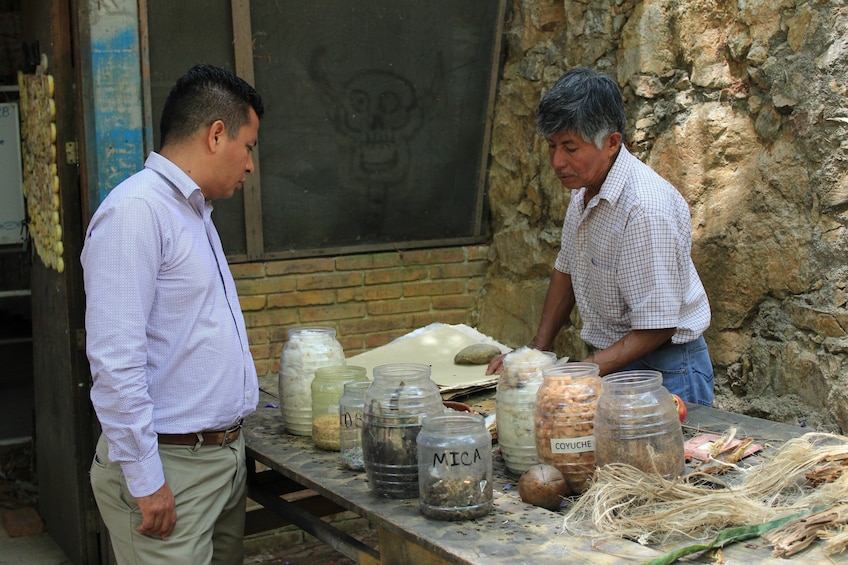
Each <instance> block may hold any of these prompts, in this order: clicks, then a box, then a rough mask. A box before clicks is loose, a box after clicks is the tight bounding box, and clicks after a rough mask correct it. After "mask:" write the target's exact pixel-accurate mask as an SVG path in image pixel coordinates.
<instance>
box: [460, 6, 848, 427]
mask: <svg viewBox="0 0 848 565" xmlns="http://www.w3.org/2000/svg"><path fill="white" fill-rule="evenodd" d="M506 37H507V41H506V48H505V67H504V73H503V79H502V80H501V82H500V84H499V89H498V96H497V106H496V110H495V118H494V120H495V121H494V129H493V135H492V144H493V145H492V151H491V154H492V160H491V170H490V187H491V188H490V205H491V210H492V229H493V240H492V250H493V253H492V255H493V257H494V259H493V262H492V265H491V268H490V271H489V274H488V276H487V279H486V283H485V285H484V288H483V290H482V292H481V293H480V296H479V299H478V304H477V308H476V311H475V318H474V320H473V322H474V323H475V324H476V325H477V327H478V328H479V329H480V331H483V332H484V333H487V334H489V335H493V336H495V337H496V338H498V339H499V340H500V341H502V342H504V343H507V344H512V345H517V344H521V343H525V342H526V341H528V340H529V339H530V338H531V337H532V336H533V334H534V333H535V329H536V324H537V323H538V319H539V313H540V309H541V304H542V301H543V299H544V294H545V291H546V288H547V277H548V275H549V273H550V269H551V268H552V265H553V260H554V257H555V254H556V251H557V248H558V245H559V234H560V228H561V222H562V219H563V217H564V214H565V209H566V206H567V204H568V198H569V195H568V194H566V193H565V191H564V190H563V188H562V187H561V185H560V184H559V182H558V181H557V180H556V179H555V177H554V176H553V174H552V172H551V170H550V166H549V164H548V162H547V151H546V145H545V143H544V140H542V139H540V138H539V137H538V136H536V135H535V133H534V127H533V126H534V124H533V118H534V114H535V108H536V105H537V103H538V100H539V97H540V95H541V93H542V92H543V91H545V89H547V88H549V87H550V86H551V85H552V84H553V82H554V81H555V80H556V79H557V78H558V77H559V76H560V75H561V74H562V73H563V72H565V71H566V70H567V69H569V68H571V67H573V66H578V65H586V66H592V67H595V68H598V69H600V70H603V71H605V72H608V73H609V74H610V75H612V76H613V77H615V78H616V79H617V81H618V83H619V85H620V86H621V88H622V91H623V93H624V98H625V102H626V104H627V113H628V129H627V139H628V146H629V147H630V148H631V149H632V151H633V152H634V153H635V154H636V155H637V156H639V157H640V158H642V159H643V160H645V161H646V162H647V163H649V164H650V165H651V166H652V167H654V168H655V169H656V170H657V171H658V172H659V173H660V174H662V175H663V176H665V177H666V178H667V179H669V180H670V181H671V182H672V183H673V184H674V185H675V186H676V187H677V188H678V189H679V190H680V191H681V193H682V194H683V195H684V196H685V197H686V199H687V200H688V202H689V204H690V206H691V210H692V223H693V230H694V232H693V233H694V243H693V258H694V261H695V264H696V266H697V268H698V271H699V273H700V274H701V277H702V279H703V281H704V285H705V286H706V289H707V293H708V295H709V297H710V301H711V305H712V309H713V321H712V326H711V328H710V330H709V331H708V333H707V334H706V338H707V341H708V343H709V345H710V348H711V353H712V356H713V361H714V365H715V369H716V391H717V399H716V405H717V406H719V407H721V408H726V409H731V410H735V411H739V412H744V413H748V414H751V415H756V416H764V417H769V418H771V419H775V420H780V421H786V422H793V423H794V422H797V423H799V424H802V425H805V424H806V425H810V426H818V425H823V426H826V427H831V428H832V427H835V426H839V427H840V428H841V429H842V430H848V355H846V352H848V337H846V328H848V309H846V302H847V301H848V298H846V283H848V247H847V246H846V229H845V226H846V222H848V166H846V165H848V8H846V6H845V3H844V2H843V1H842V0H819V1H815V0H813V1H801V0H797V1H796V0H744V1H742V0H732V1H731V0H645V1H634V0H559V1H551V0H514V1H513V3H512V9H511V14H510V16H509V20H508V22H507V26H506ZM574 321H575V323H576V324H577V325H579V319H578V317H577V315H575V319H574ZM556 349H557V351H558V353H559V354H560V355H570V356H572V357H580V356H582V355H584V354H585V346H584V345H583V344H582V343H581V342H580V340H579V334H578V332H577V331H576V330H574V329H569V330H568V331H563V332H561V335H560V336H559V338H558V340H557V343H556Z"/></svg>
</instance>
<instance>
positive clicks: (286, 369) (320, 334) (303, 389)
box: [279, 326, 345, 436]
mask: <svg viewBox="0 0 848 565" xmlns="http://www.w3.org/2000/svg"><path fill="white" fill-rule="evenodd" d="M344 364H345V356H344V350H343V349H342V345H341V344H340V343H339V342H338V341H336V330H334V329H333V328H328V327H323V326H312V327H301V328H292V329H290V330H289V331H288V341H286V344H285V346H283V352H282V354H281V356H280V372H279V395H280V411H281V412H282V415H283V423H284V424H285V426H286V431H288V432H289V433H291V434H295V435H299V436H308V435H311V434H312V379H314V378H315V370H316V369H318V368H320V367H327V366H331V365H344Z"/></svg>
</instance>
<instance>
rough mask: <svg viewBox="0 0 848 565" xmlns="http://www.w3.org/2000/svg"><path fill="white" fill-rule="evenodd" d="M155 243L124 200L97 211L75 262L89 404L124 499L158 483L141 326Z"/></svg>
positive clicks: (148, 215) (137, 204)
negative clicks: (79, 273)
mask: <svg viewBox="0 0 848 565" xmlns="http://www.w3.org/2000/svg"><path fill="white" fill-rule="evenodd" d="M163 245H164V241H163V237H162V235H161V230H160V226H159V225H158V222H157V218H156V215H155V213H154V211H153V210H152V209H151V206H150V204H149V203H147V202H145V201H144V200H142V199H139V198H133V197H125V198H123V199H120V200H118V201H117V202H116V203H113V204H111V205H107V206H106V207H105V209H103V210H98V212H97V213H96V214H95V216H94V218H93V219H92V223H91V225H90V226H89V228H88V235H87V238H86V241H85V245H84V248H83V252H82V256H81V261H82V266H83V278H84V284H85V293H86V313H85V326H86V353H87V355H88V359H89V363H90V365H91V375H92V380H93V385H92V389H91V400H92V404H93V405H94V409H95V412H96V413H97V417H98V419H99V421H100V424H101V428H102V430H103V434H104V435H105V437H106V439H107V442H108V444H109V459H110V460H111V461H113V462H116V463H119V464H120V465H121V468H122V470H123V472H124V475H125V477H126V480H127V486H128V488H129V491H130V494H132V495H133V496H135V497H139V496H147V495H150V494H152V493H154V492H156V491H157V490H158V489H159V488H161V486H162V485H163V484H164V482H165V476H164V472H163V470H162V463H161V460H160V459H159V453H158V449H157V448H158V442H157V436H156V433H155V430H154V428H153V402H152V400H151V398H150V396H149V394H148V380H147V374H146V364H147V349H148V344H147V332H146V325H147V320H148V317H149V315H150V311H151V308H152V304H153V299H154V296H155V293H156V280H157V277H158V276H159V270H160V265H161V262H162V256H163V252H162V250H163Z"/></svg>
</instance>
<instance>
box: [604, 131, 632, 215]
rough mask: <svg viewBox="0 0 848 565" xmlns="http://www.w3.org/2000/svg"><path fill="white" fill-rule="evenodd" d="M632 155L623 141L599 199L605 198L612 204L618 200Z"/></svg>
mask: <svg viewBox="0 0 848 565" xmlns="http://www.w3.org/2000/svg"><path fill="white" fill-rule="evenodd" d="M632 157H633V156H632V155H631V154H630V152H629V151H628V150H627V148H626V147H624V144H623V143H622V144H621V148H620V149H619V150H618V155H616V156H615V161H613V164H612V167H610V170H609V172H607V177H606V178H605V179H604V182H603V184H602V185H601V190H600V191H599V192H598V199H604V200H606V201H607V202H609V203H611V204H615V203H616V201H618V198H619V196H621V192H622V191H623V190H624V183H625V180H626V179H627V174H626V171H627V169H629V168H630V159H631V158H632Z"/></svg>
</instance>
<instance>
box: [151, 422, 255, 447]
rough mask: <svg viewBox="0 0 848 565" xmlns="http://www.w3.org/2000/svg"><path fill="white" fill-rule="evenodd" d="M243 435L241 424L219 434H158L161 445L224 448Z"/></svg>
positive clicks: (218, 432)
mask: <svg viewBox="0 0 848 565" xmlns="http://www.w3.org/2000/svg"><path fill="white" fill-rule="evenodd" d="M239 434H241V422H239V423H238V424H236V425H235V426H233V427H232V428H230V429H228V430H221V431H217V432H196V433H193V434H158V435H159V443H161V444H164V445H191V446H198V447H199V446H201V445H217V446H219V447H224V446H225V445H229V444H231V443H233V442H234V441H235V440H237V439H238V437H239Z"/></svg>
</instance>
